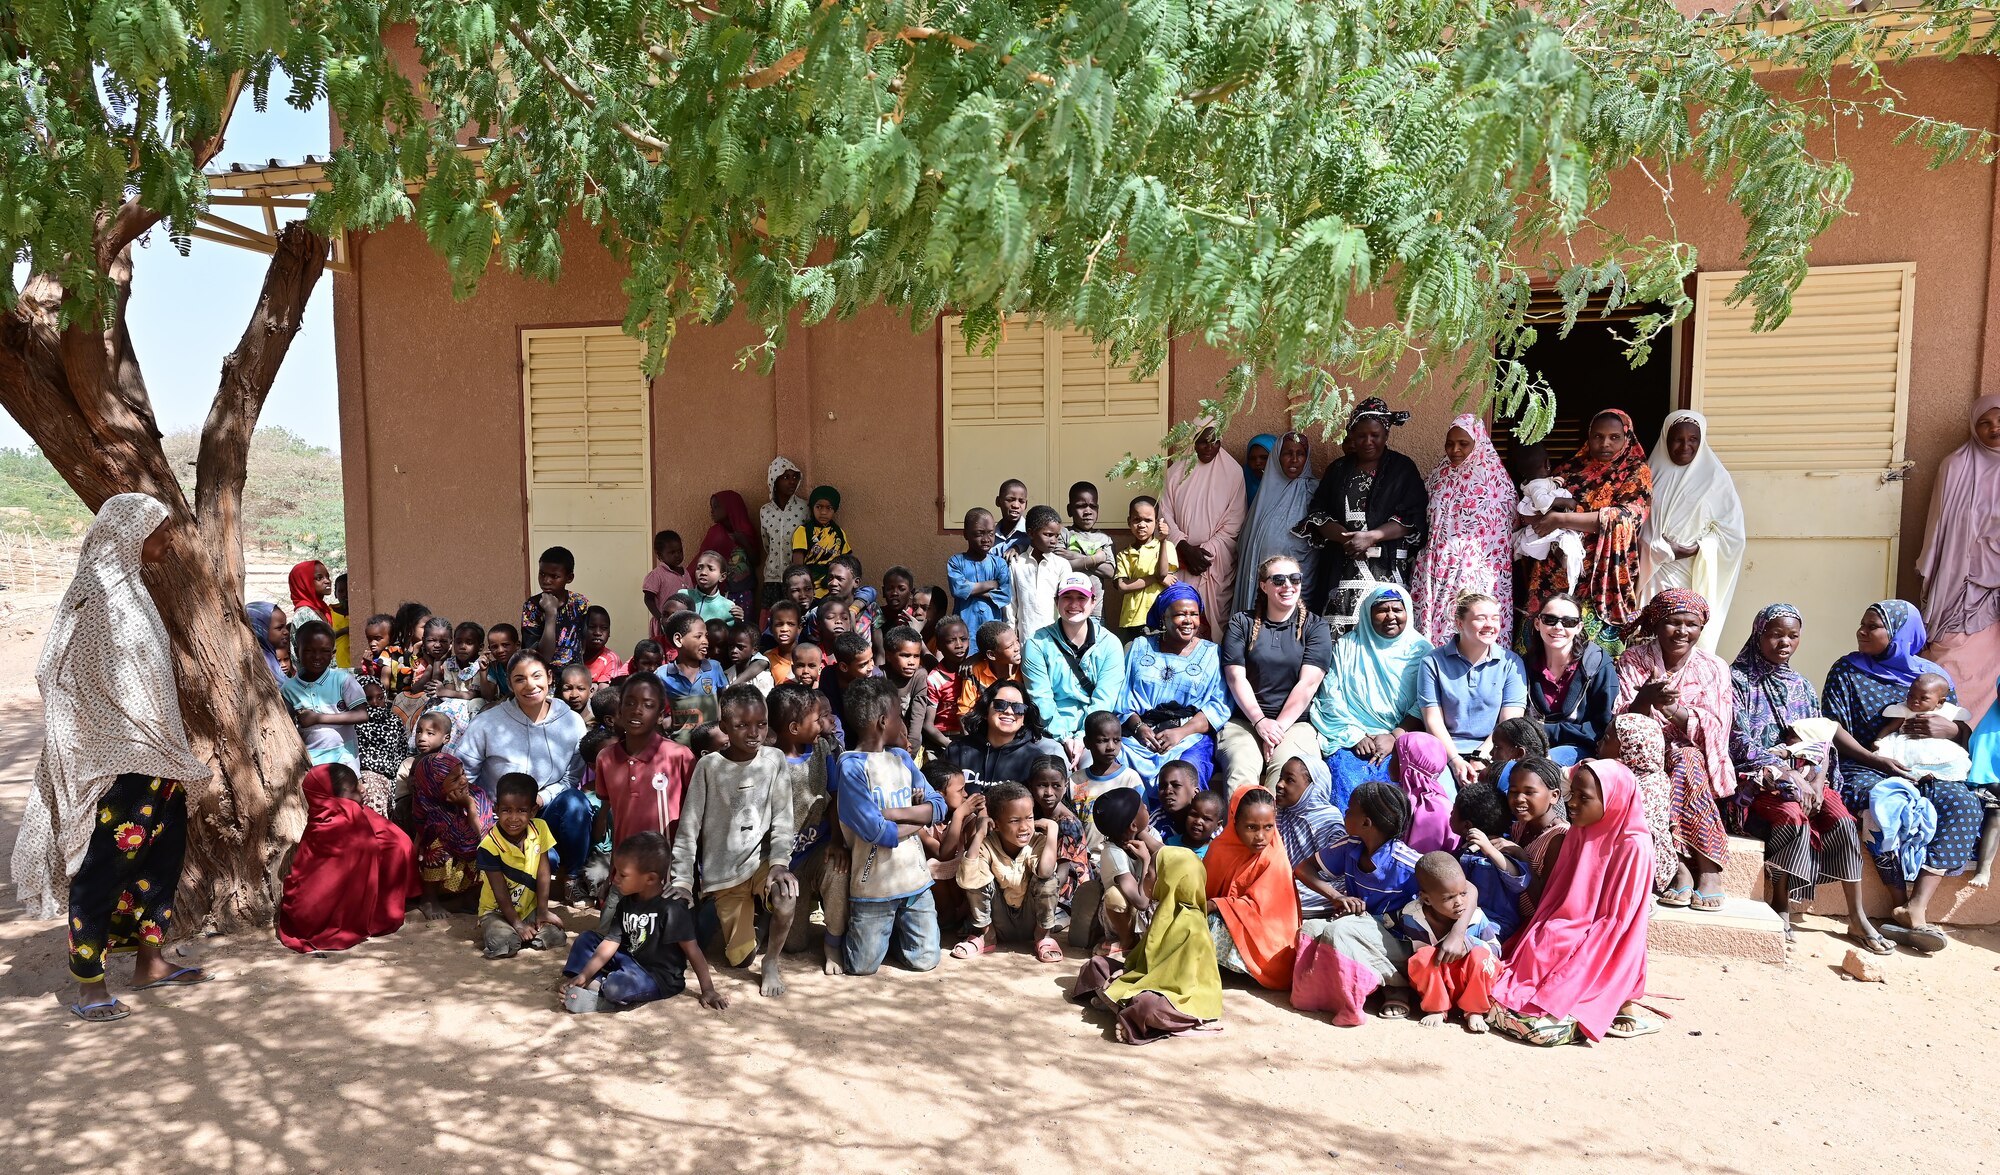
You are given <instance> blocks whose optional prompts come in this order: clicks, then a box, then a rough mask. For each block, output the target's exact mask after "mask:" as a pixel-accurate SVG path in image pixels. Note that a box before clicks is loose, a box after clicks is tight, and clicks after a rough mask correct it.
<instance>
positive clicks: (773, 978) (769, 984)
mask: <svg viewBox="0 0 2000 1175" xmlns="http://www.w3.org/2000/svg"><path fill="white" fill-rule="evenodd" d="M778 955H779V952H777V951H769V952H766V953H765V955H764V981H763V982H762V983H760V984H758V985H757V990H758V991H761V992H763V993H764V994H765V995H767V996H781V995H784V994H785V993H786V992H787V991H789V990H791V989H790V988H787V987H786V986H785V980H784V977H783V976H781V975H779V974H778Z"/></svg>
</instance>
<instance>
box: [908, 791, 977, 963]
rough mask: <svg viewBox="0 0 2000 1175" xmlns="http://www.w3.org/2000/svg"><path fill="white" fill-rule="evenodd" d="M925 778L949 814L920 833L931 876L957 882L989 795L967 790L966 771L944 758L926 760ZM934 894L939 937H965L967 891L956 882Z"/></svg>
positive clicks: (941, 887)
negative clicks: (939, 822) (959, 869)
mask: <svg viewBox="0 0 2000 1175" xmlns="http://www.w3.org/2000/svg"><path fill="white" fill-rule="evenodd" d="M924 782H925V783H928V784H930V785H931V790H932V791H934V792H936V793H937V794H939V795H941V796H943V797H944V808H945V811H946V812H947V813H948V815H947V816H946V818H945V821H944V823H942V824H933V825H931V826H930V827H929V828H926V829H924V830H923V831H922V832H920V833H918V834H917V839H919V840H921V841H923V842H924V856H925V857H927V858H929V860H930V866H931V880H933V881H950V882H956V881H957V879H958V867H959V864H960V863H961V862H962V861H963V860H964V859H965V850H966V847H967V846H968V845H970V844H971V843H972V834H971V826H972V824H973V822H974V821H976V820H977V819H978V818H979V817H980V816H982V815H984V814H985V812H986V796H985V795H984V793H981V794H979V795H968V794H966V784H965V772H964V771H962V770H960V769H959V768H957V767H954V766H952V765H951V764H950V763H947V762H945V761H944V760H943V759H932V760H931V761H930V762H928V763H926V764H924ZM931 897H932V899H933V900H935V901H936V902H937V918H938V930H939V932H940V934H939V939H938V941H940V942H942V941H944V939H946V938H950V939H952V940H953V941H957V940H958V939H961V938H963V937H965V936H964V935H963V934H960V933H958V932H959V931H960V930H961V929H963V927H964V926H965V924H966V922H967V920H968V919H969V918H970V916H971V906H970V905H969V904H968V903H967V901H966V897H965V891H964V890H962V889H960V888H958V886H957V885H956V884H953V885H940V886H933V887H932V888H931Z"/></svg>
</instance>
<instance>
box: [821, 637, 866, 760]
mask: <svg viewBox="0 0 2000 1175" xmlns="http://www.w3.org/2000/svg"><path fill="white" fill-rule="evenodd" d="M880 676H881V675H880V674H879V673H877V672H876V671H875V646H874V645H873V644H871V643H869V640H868V638H867V637H865V636H862V635H861V634H860V633H858V632H843V633H841V634H840V636H839V637H838V638H836V639H835V640H834V642H833V664H832V665H831V666H829V667H828V668H827V670H826V672H825V673H823V674H821V675H820V679H819V692H821V693H823V694H825V695H826V697H827V700H828V701H830V702H832V703H833V712H834V713H835V714H840V713H842V712H843V711H844V710H845V709H846V697H847V691H848V690H849V689H850V688H852V687H853V686H854V684H855V683H856V682H859V681H865V680H867V679H869V678H872V677H880ZM834 734H835V735H837V736H838V737H839V738H840V740H841V744H842V745H843V746H845V747H847V748H848V749H849V750H852V749H854V734H853V732H852V731H849V730H847V729H845V728H844V727H843V726H842V725H841V724H840V723H837V722H836V723H835V724H834Z"/></svg>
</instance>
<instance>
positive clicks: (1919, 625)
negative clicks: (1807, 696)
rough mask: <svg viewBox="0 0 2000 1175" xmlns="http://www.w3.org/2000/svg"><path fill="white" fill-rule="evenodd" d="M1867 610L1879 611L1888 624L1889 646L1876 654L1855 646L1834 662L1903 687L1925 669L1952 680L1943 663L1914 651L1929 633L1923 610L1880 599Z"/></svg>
mask: <svg viewBox="0 0 2000 1175" xmlns="http://www.w3.org/2000/svg"><path fill="white" fill-rule="evenodd" d="M1869 611H1871V612H1876V613H1879V614H1880V615H1881V617H1882V623H1883V624H1885V625H1887V626H1888V629H1889V647H1888V649H1886V650H1885V651H1884V652H1883V653H1882V655H1881V656H1879V657H1871V656H1869V655H1868V654H1866V653H1863V652H1860V651H1858V650H1857V651H1855V652H1852V653H1849V654H1848V655H1847V656H1845V657H1842V658H1841V659H1840V660H1839V661H1838V662H1836V664H1840V665H1846V666H1849V667H1851V668H1854V669H1858V670H1860V671H1861V672H1862V673H1865V674H1867V675H1868V676H1869V677H1872V678H1874V679H1875V680H1877V681H1886V682H1888V683H1890V684H1891V685H1899V686H1903V687H1905V688H1907V687H1908V686H1909V684H1910V683H1911V682H1913V681H1915V680H1916V679H1917V678H1918V677H1919V676H1920V675H1922V674H1925V673H1935V674H1937V675H1939V676H1940V677H1943V678H1944V679H1945V680H1946V681H1950V680H1951V674H1949V673H1947V672H1945V669H1944V666H1942V665H1939V664H1938V663H1937V662H1935V661H1926V660H1925V659H1924V658H1922V657H1919V656H1918V655H1917V653H1918V651H1919V650H1920V649H1922V648H1923V647H1924V643H1925V641H1926V639H1927V635H1928V634H1926V632H1925V631H1924V616H1923V613H1921V612H1919V611H1917V610H1916V608H1915V607H1914V606H1912V605H1911V604H1908V603H1906V602H1904V601H1902V600H1883V601H1882V602H1881V603H1879V604H1872V605H1870V606H1869Z"/></svg>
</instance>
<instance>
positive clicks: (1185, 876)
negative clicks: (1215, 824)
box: [1104, 848, 1222, 1020]
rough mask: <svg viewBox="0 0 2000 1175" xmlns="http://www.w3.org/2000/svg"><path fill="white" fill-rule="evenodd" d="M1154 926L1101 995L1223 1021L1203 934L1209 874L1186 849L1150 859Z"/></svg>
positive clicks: (1210, 943) (1217, 972) (1217, 975)
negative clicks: (1142, 999) (1154, 997)
mask: <svg viewBox="0 0 2000 1175" xmlns="http://www.w3.org/2000/svg"><path fill="white" fill-rule="evenodd" d="M1153 869H1154V881H1153V900H1154V901H1155V902H1157V903H1158V905H1156V906H1154V907H1153V924H1152V925H1151V926H1149V927H1147V929H1146V937H1145V938H1143V939H1140V940H1139V945H1138V946H1137V947H1135V948H1134V949H1133V951H1132V955H1131V959H1130V961H1129V962H1128V963H1127V964H1126V967H1125V973H1124V974H1122V975H1120V976H1119V977H1118V978H1116V979H1114V980H1112V981H1111V985H1110V986H1109V987H1107V988H1105V991H1104V994H1105V995H1106V996H1107V997H1109V998H1110V999H1113V1000H1116V1001H1118V1002H1120V1003H1123V1002H1124V1001H1126V1000H1129V999H1131V998H1132V997H1133V996H1136V995H1138V994H1139V993H1140V992H1142V991H1152V992H1158V993H1159V994H1160V995H1162V996H1165V997H1166V999H1167V1002H1168V1003H1170V1004H1172V1005H1173V1006H1174V1007H1176V1008H1178V1009H1180V1010H1181V1011H1182V1012H1184V1013H1186V1014H1187V1015H1190V1016H1193V1017H1195V1018H1196V1019H1199V1020H1219V1019H1221V1018H1222V970H1221V968H1220V967H1218V966H1217V965H1216V962H1215V940H1214V939H1212V938H1210V937H1209V935H1208V915H1207V913H1206V912H1205V911H1206V908H1207V904H1208V875H1207V873H1206V872H1204V871H1203V869H1202V864H1201V858H1200V857H1197V856H1195V855H1194V853H1193V852H1191V851H1189V850H1187V849H1180V848H1164V849H1161V850H1160V855H1159V856H1158V857H1157V858H1155V859H1154V863H1153Z"/></svg>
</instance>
